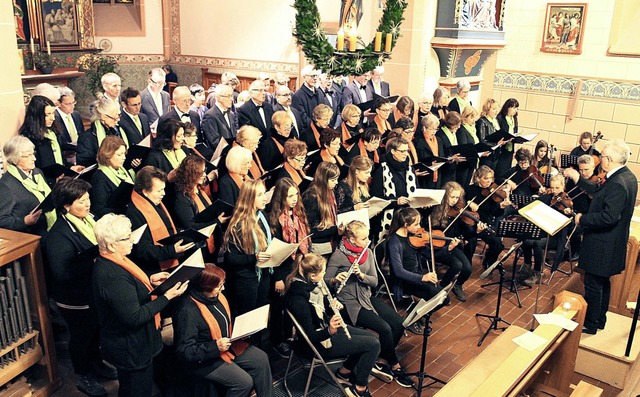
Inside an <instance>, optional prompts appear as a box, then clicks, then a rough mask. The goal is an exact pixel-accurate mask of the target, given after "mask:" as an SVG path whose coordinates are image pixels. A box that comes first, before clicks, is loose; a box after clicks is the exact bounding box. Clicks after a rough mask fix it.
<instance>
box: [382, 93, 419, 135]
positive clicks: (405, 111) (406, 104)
mask: <svg viewBox="0 0 640 397" xmlns="http://www.w3.org/2000/svg"><path fill="white" fill-rule="evenodd" d="M414 106H415V104H414V102H413V99H411V98H409V97H408V96H406V95H403V96H401V97H400V99H398V101H397V102H396V105H395V106H394V108H393V112H392V113H391V115H390V116H389V118H388V119H387V120H389V124H391V128H396V127H397V126H396V123H397V122H398V120H400V119H401V118H403V117H408V118H409V119H410V120H412V119H413V107H414Z"/></svg>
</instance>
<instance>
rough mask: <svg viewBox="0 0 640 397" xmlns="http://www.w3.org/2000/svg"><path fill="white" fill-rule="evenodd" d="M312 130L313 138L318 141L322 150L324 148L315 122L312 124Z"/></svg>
mask: <svg viewBox="0 0 640 397" xmlns="http://www.w3.org/2000/svg"><path fill="white" fill-rule="evenodd" d="M311 130H313V137H314V138H315V139H316V143H317V144H318V147H319V148H321V147H322V146H321V145H320V133H319V132H318V129H317V128H316V124H315V123H314V122H313V121H312V122H311Z"/></svg>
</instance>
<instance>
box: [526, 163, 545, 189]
mask: <svg viewBox="0 0 640 397" xmlns="http://www.w3.org/2000/svg"><path fill="white" fill-rule="evenodd" d="M520 176H521V177H522V180H523V181H524V180H527V179H528V180H529V185H531V187H532V188H534V189H540V188H541V187H544V178H543V177H542V175H540V173H539V172H538V167H536V166H535V165H532V166H531V167H529V168H527V169H526V170H522V171H520Z"/></svg>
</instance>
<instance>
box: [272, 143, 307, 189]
mask: <svg viewBox="0 0 640 397" xmlns="http://www.w3.org/2000/svg"><path fill="white" fill-rule="evenodd" d="M282 155H283V156H284V166H283V167H282V169H281V170H280V172H279V173H278V175H277V177H276V180H279V179H282V178H291V179H293V181H294V182H295V183H296V185H298V187H300V186H301V184H302V182H303V181H304V178H305V177H306V174H305V172H304V171H303V170H302V169H303V167H304V164H305V162H306V161H307V144H306V143H304V142H303V141H299V140H297V139H289V140H288V141H287V142H285V144H284V153H282ZM301 190H303V189H302V188H301Z"/></svg>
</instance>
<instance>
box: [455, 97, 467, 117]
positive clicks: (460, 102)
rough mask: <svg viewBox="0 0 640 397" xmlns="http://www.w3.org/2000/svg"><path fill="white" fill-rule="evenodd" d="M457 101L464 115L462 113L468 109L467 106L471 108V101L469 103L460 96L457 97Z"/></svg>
mask: <svg viewBox="0 0 640 397" xmlns="http://www.w3.org/2000/svg"><path fill="white" fill-rule="evenodd" d="M455 98H456V101H458V107H459V108H460V114H462V111H463V110H464V108H466V107H467V106H469V101H467V100H466V99H462V98H460V97H459V96H457V95H456V96H455Z"/></svg>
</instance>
